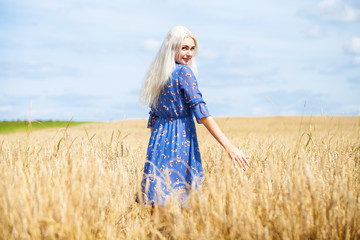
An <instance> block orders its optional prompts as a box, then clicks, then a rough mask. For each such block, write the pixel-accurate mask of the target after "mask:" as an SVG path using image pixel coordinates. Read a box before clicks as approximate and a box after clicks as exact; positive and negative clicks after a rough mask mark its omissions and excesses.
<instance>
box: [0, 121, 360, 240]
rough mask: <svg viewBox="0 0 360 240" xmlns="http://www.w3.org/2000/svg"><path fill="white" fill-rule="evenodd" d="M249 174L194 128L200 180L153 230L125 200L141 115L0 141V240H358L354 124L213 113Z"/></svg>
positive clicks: (135, 164)
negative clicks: (186, 200) (200, 184)
mask: <svg viewBox="0 0 360 240" xmlns="http://www.w3.org/2000/svg"><path fill="white" fill-rule="evenodd" d="M216 121H217V122H218V124H219V126H220V127H221V128H222V129H223V131H224V132H225V134H226V135H227V136H228V137H229V138H230V139H231V140H232V142H233V143H234V144H235V145H237V146H238V147H239V148H241V149H242V150H243V151H244V152H245V153H246V154H247V155H248V156H249V158H250V164H251V169H249V170H248V171H246V172H244V171H242V170H241V169H240V168H234V167H233V166H232V163H231V160H230V159H229V158H228V157H227V154H226V152H224V150H222V148H221V147H220V145H219V144H218V143H217V142H216V141H215V140H214V139H213V138H212V137H211V135H210V134H209V133H208V132H207V131H206V129H205V128H204V127H203V126H201V125H197V130H198V139H199V144H200V151H201V155H202V162H203V168H204V175H205V182H204V185H203V187H202V189H201V192H200V191H199V192H196V193H194V194H193V195H191V197H190V199H189V201H190V203H191V204H190V205H189V206H188V207H186V208H183V209H180V208H179V207H178V206H177V205H176V204H169V206H168V208H167V214H166V216H165V218H164V219H163V223H162V224H161V225H160V224H154V222H153V221H152V218H151V214H150V211H151V209H150V208H149V207H148V206H143V205H140V204H137V203H136V202H135V201H134V199H135V196H136V193H137V191H138V190H139V189H140V181H141V178H142V170H143V166H144V161H145V155H146V149H147V143H148V138H149V134H150V133H149V130H148V129H146V128H145V127H146V120H127V121H120V122H110V123H91V124H85V125H81V126H76V127H69V128H60V129H59V128H55V129H45V130H38V131H33V132H31V133H30V134H28V135H27V134H26V133H24V132H21V133H13V134H3V135H0V179H1V182H0V239H207V240H210V239H360V227H359V226H360V118H359V117H330V116H321V117H310V116H309V117H269V118H217V119H216Z"/></svg>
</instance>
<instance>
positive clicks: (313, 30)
mask: <svg viewBox="0 0 360 240" xmlns="http://www.w3.org/2000/svg"><path fill="white" fill-rule="evenodd" d="M306 35H307V36H308V37H312V38H318V37H322V36H324V32H323V30H322V29H321V28H320V26H319V25H314V26H311V27H310V28H309V29H308V30H307V32H306Z"/></svg>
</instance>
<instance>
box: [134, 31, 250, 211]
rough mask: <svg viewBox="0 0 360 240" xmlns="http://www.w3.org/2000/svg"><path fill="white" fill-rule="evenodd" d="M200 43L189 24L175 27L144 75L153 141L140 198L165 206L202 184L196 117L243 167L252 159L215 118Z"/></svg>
mask: <svg viewBox="0 0 360 240" xmlns="http://www.w3.org/2000/svg"><path fill="white" fill-rule="evenodd" d="M197 50H198V44H197V40H196V37H195V36H194V34H193V33H192V32H191V31H190V30H189V29H188V28H186V27H184V26H176V27H173V28H171V29H170V31H169V32H168V34H167V35H166V38H165V40H164V42H163V43H162V45H161V47H160V50H159V52H158V54H157V56H156V57H155V60H154V61H153V63H152V64H151V65H150V67H149V70H148V72H147V74H146V76H145V79H144V82H143V85H142V88H141V94H140V100H141V102H142V103H143V104H147V105H148V106H149V107H150V109H151V110H150V117H149V121H148V128H150V129H151V136H150V141H149V145H148V150H147V155H146V163H145V167H144V175H143V180H142V189H141V190H142V194H141V196H140V197H138V198H137V201H138V202H142V203H144V204H150V205H158V206H159V205H160V206H161V205H165V202H166V200H167V199H168V198H169V196H170V195H173V194H175V195H176V196H177V199H178V200H179V202H180V204H181V205H185V204H186V198H187V196H188V193H189V191H191V190H194V189H197V188H198V186H199V184H202V182H203V170H202V165H201V157H200V152H199V146H198V141H197V137H196V129H195V123H194V120H193V116H195V118H196V120H197V122H198V123H202V124H204V125H205V127H206V128H207V129H208V130H209V132H210V133H211V134H212V135H213V136H214V137H215V139H216V140H217V141H218V142H219V143H220V144H221V145H222V146H223V147H224V149H225V150H226V151H227V152H228V154H229V156H230V158H231V159H232V161H233V163H234V164H238V165H240V167H242V168H243V169H244V170H246V169H247V168H248V167H249V163H248V160H247V157H246V156H245V155H244V154H243V153H242V152H241V150H239V149H238V148H236V147H235V146H234V145H232V144H231V142H230V141H229V140H228V139H227V137H226V136H225V135H224V134H223V133H222V131H221V130H220V128H219V127H218V125H217V124H216V122H215V121H214V119H213V118H212V117H211V116H210V114H209V111H208V108H207V106H206V103H205V101H204V100H203V98H202V94H201V92H200V91H199V87H198V83H197V81H196V73H197V68H196V61H195V56H196V53H197Z"/></svg>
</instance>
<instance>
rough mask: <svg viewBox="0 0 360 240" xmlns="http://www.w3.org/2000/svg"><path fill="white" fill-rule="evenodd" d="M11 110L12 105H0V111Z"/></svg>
mask: <svg viewBox="0 0 360 240" xmlns="http://www.w3.org/2000/svg"><path fill="white" fill-rule="evenodd" d="M11 110H13V107H12V106H7V105H5V106H0V112H10V111H11Z"/></svg>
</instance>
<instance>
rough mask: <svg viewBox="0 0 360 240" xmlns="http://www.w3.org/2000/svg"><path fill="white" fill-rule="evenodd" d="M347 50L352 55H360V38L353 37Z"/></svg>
mask: <svg viewBox="0 0 360 240" xmlns="http://www.w3.org/2000/svg"><path fill="white" fill-rule="evenodd" d="M347 50H348V51H349V52H350V53H352V54H356V55H360V38H358V37H353V38H352V39H351V41H350V42H349V43H348V44H347Z"/></svg>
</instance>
